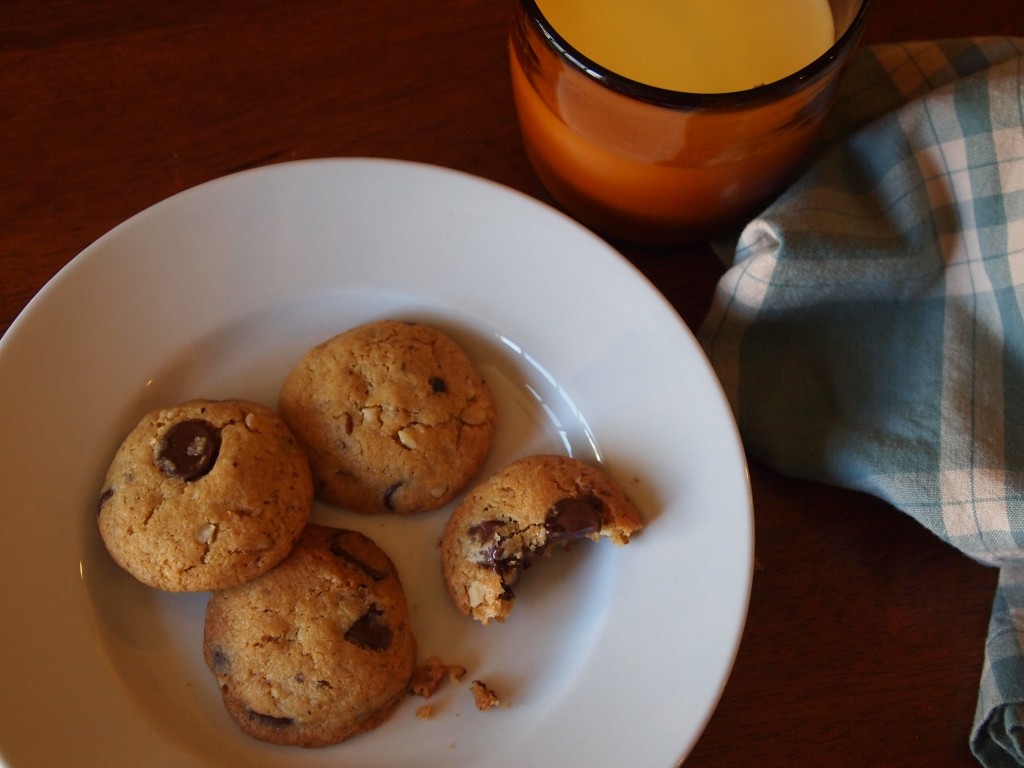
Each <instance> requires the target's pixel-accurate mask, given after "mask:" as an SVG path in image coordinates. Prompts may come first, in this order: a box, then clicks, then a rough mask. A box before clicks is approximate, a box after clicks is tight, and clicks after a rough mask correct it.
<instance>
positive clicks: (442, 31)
mask: <svg viewBox="0 0 1024 768" xmlns="http://www.w3.org/2000/svg"><path fill="white" fill-rule="evenodd" d="M506 15H507V9H506V6H505V4H504V1H503V0H449V2H446V3H427V2H409V0H375V2H352V1H349V2H345V1H344V0H342V1H341V2H339V1H338V0H292V2H288V3H282V2H280V0H244V1H243V0H202V1H200V0H182V1H180V2H174V3H166V2H160V3H158V2H150V1H147V0H142V1H140V0H92V1H91V2H79V1H78V0H49V1H46V0H44V1H43V2H38V0H6V2H4V3H3V10H2V11H0V331H2V330H5V329H6V328H7V327H8V326H9V325H10V323H11V322H12V321H13V319H14V318H15V317H16V315H17V314H18V313H19V312H20V311H21V309H22V308H23V307H24V306H25V304H26V303H27V302H28V301H29V300H30V299H31V297H32V296H33V295H34V294H35V293H36V292H37V291H39V289H40V288H42V286H43V285H44V284H45V283H46V281H47V280H49V279H50V278H51V277H52V276H53V275H54V274H55V273H56V272H57V271H58V270H59V269H60V268H61V267H62V266H63V265H64V264H66V263H67V262H68V261H69V260H70V259H71V258H73V257H74V256H75V255H76V254H77V253H78V252H79V251H81V250H82V249H83V248H85V247H86V246H87V245H89V244H90V243H91V242H92V241H93V240H95V239H96V238H98V237H99V236H100V235H102V234H103V233H105V232H106V231H108V230H109V229H111V228H112V227H114V226H116V225H117V224H118V223H120V222H121V221H123V220H124V219H126V218H128V217H129V216H131V215H132V214H134V213H137V212H138V211H140V210H142V209H143V208H145V207H147V206H149V205H151V204H153V203H156V202H157V201H159V200H161V199H163V198H165V197H167V196H169V195H171V194H173V193H175V192H178V191H181V190H183V189H186V188H189V187H192V186H194V185H196V184H199V183H201V182H204V181H207V180H209V179H212V178H215V177H218V176H222V175H224V174H228V173H231V172H233V171H238V170H241V169H244V168H251V167H254V166H260V165H265V164H269V163H275V162H281V161H286V160H293V159H299V158H310V157H323V156H379V157H395V158H403V159H409V160H417V161H424V162H428V163H436V164H440V165H443V166H449V167H452V168H457V169H460V170H463V171H468V172H470V173H474V174H478V175H480V176H484V177H487V178H489V179H493V180H496V181H498V182H501V183H504V184H506V185H509V186H511V187H514V188H516V189H519V190H522V191H525V192H526V193H528V194H530V195H534V196H536V197H538V198H540V199H541V200H545V201H548V200H549V198H548V196H547V194H546V193H545V191H544V190H543V189H542V188H541V187H540V185H539V183H538V182H537V180H536V179H535V177H534V176H533V174H532V172H531V170H530V168H529V166H528V164H527V161H526V159H525V157H524V155H523V151H522V148H521V145H520V142H519V136H518V132H517V127H516V121H515V116H514V113H513V107H512V102H511V96H510V92H509V84H508V76H507V60H506V49H505V34H506ZM990 34H1016V35H1024V13H1022V12H1021V9H1020V6H1019V3H1018V2H1015V1H1008V0H974V2H970V3H966V2H963V1H962V0H927V1H926V0H875V4H874V8H873V11H872V19H871V22H870V25H869V29H868V31H867V35H866V41H865V42H884V41H901V40H910V39H927V38H939V37H961V36H967V35H990ZM615 245H616V246H617V247H619V249H620V250H621V251H622V252H623V253H624V254H625V255H626V256H627V257H628V258H629V259H631V260H632V261H633V262H634V263H635V264H637V266H638V267H639V268H640V269H642V270H643V271H644V272H645V273H646V274H647V275H648V276H649V277H650V278H651V279H652V280H653V281H654V282H655V283H656V284H657V286H658V287H659V288H660V289H661V290H662V291H663V292H664V293H665V295H666V296H667V297H668V298H669V300H670V301H671V302H672V304H673V305H674V306H675V307H676V309H677V310H678V311H679V313H680V315H681V316H682V317H683V319H684V320H685V321H686V322H687V323H688V324H689V325H690V326H691V327H696V326H697V325H698V324H699V322H700V320H701V318H702V317H703V315H704V312H705V311H706V309H707V306H708V302H709V300H710V294H711V291H712V288H713V286H714V284H715V281H716V280H717V278H718V276H719V274H720V272H721V268H720V266H719V264H718V263H717V262H716V261H715V259H714V257H713V256H712V255H711V254H710V252H709V251H708V250H707V249H705V248H690V249H668V248H667V249H645V248H638V247H634V246H630V245H628V244H624V243H615ZM0 394H2V396H3V397H4V398H10V397H12V396H14V394H16V393H6V392H5V393H0ZM4 439H10V436H4ZM751 479H752V483H753V494H754V502H755V516H756V553H757V560H758V569H757V571H756V572H755V574H754V579H753V594H752V598H751V605H750V614H749V619H748V623H747V628H746V632H745V635H744V638H743V642H742V645H741V647H740V652H739V656H738V659H737V662H736V667H735V671H734V673H733V675H732V677H731V678H730V680H729V683H728V685H727V686H726V688H725V690H724V693H723V696H722V700H721V703H720V705H719V707H718V709H717V710H716V712H715V714H714V716H713V717H712V719H711V721H710V723H709V724H708V726H707V729H706V731H705V733H704V735H703V736H702V738H701V739H700V741H699V742H698V744H697V746H696V748H695V750H694V751H693V753H692V755H691V756H690V758H689V759H688V760H687V766H693V768H699V767H700V766H715V767H716V768H726V767H728V766H744V767H745V766H751V765H765V766H794V767H795V766H813V767H814V768H817V767H818V766H823V765H828V766H857V767H858V768H860V767H861V766H922V767H924V766H927V767H928V768H937V767H941V766H970V765H974V764H975V762H974V760H973V758H972V757H971V755H970V752H969V749H968V746H967V738H968V731H969V728H970V725H971V721H972V717H973V714H974V707H975V702H976V694H977V685H978V680H979V675H980V671H981V664H982V653H983V643H984V638H985V631H986V626H987V622H988V616H989V607H990V603H991V600H992V596H993V593H994V587H995V580H996V574H995V572H994V571H992V570H991V569H987V568H985V567H983V566H980V565H977V564H975V563H973V562H971V561H969V560H967V559H966V558H965V557H964V556H963V555H961V554H960V553H958V552H957V551H955V550H953V549H952V548H950V547H948V546H947V545H944V544H942V543H940V542H939V541H938V540H936V539H935V538H933V537H932V536H931V534H929V533H927V532H926V531H925V530H924V529H923V528H922V527H920V526H919V525H918V524H917V523H915V522H914V521H912V520H910V519H909V518H906V517H904V516H903V515H901V514H900V513H898V512H896V511H894V510H893V509H891V508H889V507H888V506H886V505H885V504H882V503H880V502H878V501H875V500H873V499H870V498H867V497H864V496H861V495H858V494H854V493H849V492H845V491H841V490H837V489H834V488H829V487H824V486H818V485H814V484H810V483H806V482H799V481H795V480H789V479H786V478H783V477H780V476H778V475H777V474H775V473H774V472H772V471H771V470H769V469H767V468H765V467H763V466H761V465H759V464H757V463H756V462H755V463H753V464H752V467H751ZM623 737H624V738H631V739H638V740H642V738H643V735H642V734H629V735H624V736H623ZM659 768H660V767H659Z"/></svg>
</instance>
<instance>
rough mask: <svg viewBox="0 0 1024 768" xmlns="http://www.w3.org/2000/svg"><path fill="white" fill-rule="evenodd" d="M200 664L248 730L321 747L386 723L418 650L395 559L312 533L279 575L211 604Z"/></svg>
mask: <svg viewBox="0 0 1024 768" xmlns="http://www.w3.org/2000/svg"><path fill="white" fill-rule="evenodd" d="M203 656H204V658H205V660H206V664H207V666H208V667H209V668H210V671H211V672H213V674H214V676H215V677H216V679H217V683H218V685H219V686H220V690H221V695H222V697H223V699H224V706H225V707H226V708H227V711H228V712H229V713H230V715H231V717H232V718H233V719H234V720H235V722H236V723H238V725H239V726H240V727H241V728H242V730H243V731H245V732H246V733H248V734H249V735H251V736H253V737H255V738H257V739H260V740H262V741H269V742H274V743H276V744H289V745H293V746H302V747H321V746H326V745H328V744H335V743H337V742H339V741H343V740H344V739H347V738H349V737H350V736H354V735H355V734H357V733H361V732H363V731H367V730H369V729H371V728H375V727H376V726H378V725H379V724H380V723H381V722H383V721H384V719H385V718H386V717H387V715H388V714H389V713H390V712H391V711H392V710H393V709H394V707H395V706H396V705H397V704H398V702H399V701H400V700H401V699H402V698H403V697H404V696H405V695H406V688H407V686H408V683H409V679H410V678H411V676H412V672H413V667H414V665H415V660H416V659H415V657H416V642H415V639H414V638H413V634H412V631H411V629H410V627H409V619H408V615H407V608H406V600H405V595H404V593H403V591H402V585H401V583H400V582H399V579H398V574H397V572H396V571H395V567H394V565H393V564H392V562H391V560H390V559H389V558H388V556H387V555H386V554H385V553H384V552H383V551H382V550H381V549H380V548H378V547H377V545H376V544H375V543H374V542H373V541H371V540H370V539H369V538H367V537H366V536H364V535H362V534H360V533H357V532H355V531H349V530H341V529H334V528H327V527H324V526H319V525H310V526H308V527H307V529H306V531H305V532H304V533H303V534H302V537H301V538H300V539H299V541H298V542H297V543H296V545H295V548H294V549H293V550H292V552H291V554H289V556H288V557H287V558H286V559H285V560H284V561H283V562H282V563H281V564H280V565H279V566H277V568H275V569H274V570H272V571H271V572H270V573H268V574H266V575H264V576H261V577H260V578H258V579H255V580H254V581H251V582H249V583H247V584H243V585H241V586H237V587H232V588H231V589H227V590H222V591H220V592H215V593H214V594H213V595H211V597H210V601H209V603H208V604H207V609H206V623H205V630H204V641H203Z"/></svg>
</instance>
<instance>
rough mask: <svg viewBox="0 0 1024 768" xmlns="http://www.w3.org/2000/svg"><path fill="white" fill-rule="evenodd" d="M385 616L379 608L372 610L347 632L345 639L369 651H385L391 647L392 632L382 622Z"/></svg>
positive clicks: (357, 620)
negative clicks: (382, 617)
mask: <svg viewBox="0 0 1024 768" xmlns="http://www.w3.org/2000/svg"><path fill="white" fill-rule="evenodd" d="M383 615H384V614H383V613H382V612H381V610H380V609H379V608H376V607H374V608H370V609H369V610H368V611H367V612H366V613H364V614H363V615H362V616H360V617H359V618H358V619H356V621H355V623H354V624H352V626H351V627H349V628H348V629H347V630H345V639H346V640H348V641H349V642H350V643H352V644H353V645H358V646H359V647H360V648H365V649H366V650H368V651H383V650H384V649H385V648H387V647H388V646H389V645H391V630H390V629H389V628H388V625H387V624H385V623H384V622H383V621H381V616H383Z"/></svg>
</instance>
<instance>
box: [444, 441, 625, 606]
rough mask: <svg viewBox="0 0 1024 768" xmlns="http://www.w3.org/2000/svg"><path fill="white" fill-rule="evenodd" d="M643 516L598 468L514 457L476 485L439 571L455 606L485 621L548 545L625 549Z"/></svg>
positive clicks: (454, 523) (459, 511)
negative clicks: (588, 543)
mask: <svg viewBox="0 0 1024 768" xmlns="http://www.w3.org/2000/svg"><path fill="white" fill-rule="evenodd" d="M642 527H643V523H642V521H641V518H640V513H639V512H638V511H637V509H636V507H635V506H634V505H633V503H632V502H631V501H630V500H629V498H627V496H626V494H625V492H624V491H623V490H622V488H621V487H620V486H619V485H618V484H617V483H616V482H615V481H614V480H613V479H612V478H611V477H610V476H609V475H608V474H607V473H606V472H604V471H603V470H601V469H599V468H597V467H593V466H590V465H589V464H586V463H584V462H582V461H579V460H577V459H573V458H570V457H567V456H557V455H539V456H528V457H526V458H523V459H519V460H518V461H515V462H513V463H511V464H509V465H508V466H506V467H505V468H504V469H502V470H500V471H499V472H497V473H496V474H494V475H492V476H491V477H489V478H487V479H485V480H484V481H483V482H481V483H480V484H478V485H477V486H475V487H474V488H473V489H472V490H471V491H470V492H469V494H467V496H466V498H465V499H463V500H462V502H461V503H460V504H459V505H458V507H456V508H455V510H454V511H453V512H452V515H451V517H450V518H449V519H448V522H447V524H446V525H445V529H444V534H443V536H442V539H441V566H442V572H443V574H444V579H445V583H446V584H447V586H448V592H449V594H450V595H451V597H452V599H453V600H454V602H455V605H456V607H458V609H459V610H460V611H461V612H462V613H464V614H466V615H468V616H472V617H473V618H474V619H476V620H477V621H480V622H481V623H484V624H487V623H489V622H490V621H492V620H496V621H504V620H505V618H506V617H507V616H508V614H509V612H510V611H511V610H512V604H513V602H514V600H515V591H514V589H515V586H516V584H517V583H518V581H519V577H520V576H521V574H522V572H523V570H524V569H525V568H527V567H528V566H529V565H530V564H531V562H532V561H533V560H534V559H535V558H537V557H539V556H542V555H545V554H548V553H550V551H551V550H552V548H554V547H557V546H564V545H567V544H569V543H571V542H572V541H575V540H579V539H589V540H592V541H597V540H599V539H600V538H601V537H606V538H609V539H611V540H612V541H613V542H615V543H616V544H626V543H628V542H629V537H630V536H632V535H633V534H634V533H636V532H637V531H639V530H640V529H641V528H642Z"/></svg>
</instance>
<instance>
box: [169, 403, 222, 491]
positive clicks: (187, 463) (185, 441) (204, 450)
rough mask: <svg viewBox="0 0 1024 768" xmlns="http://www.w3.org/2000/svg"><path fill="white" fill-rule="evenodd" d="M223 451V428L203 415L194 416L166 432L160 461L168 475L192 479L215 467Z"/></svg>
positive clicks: (185, 479) (181, 478)
mask: <svg viewBox="0 0 1024 768" xmlns="http://www.w3.org/2000/svg"><path fill="white" fill-rule="evenodd" d="M219 452H220V430H218V429H217V428H216V427H215V426H213V425H212V424H211V423H210V422H208V421H205V420H203V419H190V420H189V421H181V422H178V423H177V424H175V425H174V426H172V427H171V428H170V429H168V430H167V432H165V433H164V437H163V439H162V440H161V441H160V447H159V449H158V450H157V454H156V464H157V466H158V467H160V470H161V471H162V472H163V473H164V474H165V475H167V476H168V477H174V478H177V479H179V480H184V481H186V482H188V481H190V480H195V479H197V478H200V477H202V476H203V475H205V474H206V473H207V472H209V471H210V470H211V469H213V465H214V463H215V462H216V461H217V454H218V453H219Z"/></svg>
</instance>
